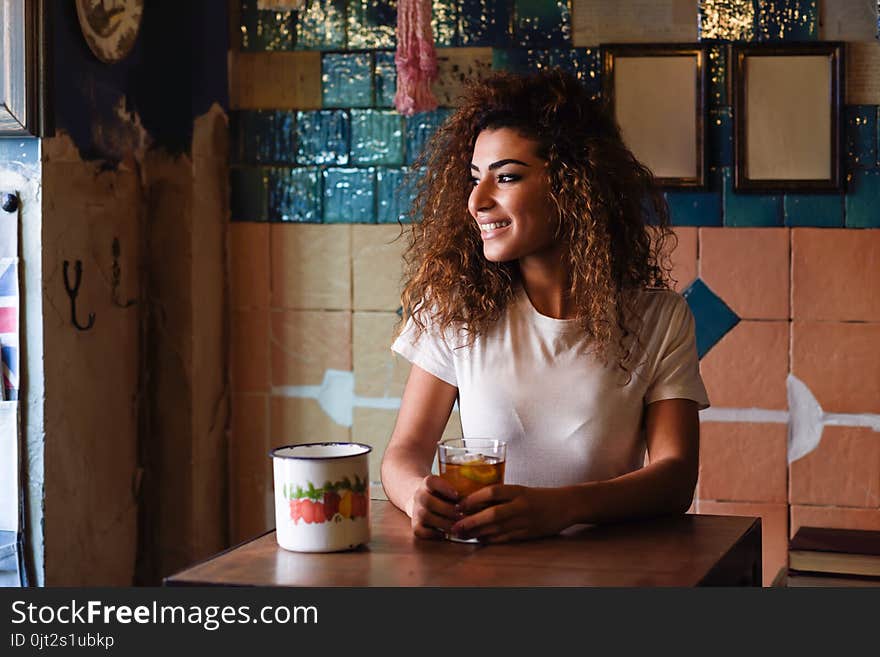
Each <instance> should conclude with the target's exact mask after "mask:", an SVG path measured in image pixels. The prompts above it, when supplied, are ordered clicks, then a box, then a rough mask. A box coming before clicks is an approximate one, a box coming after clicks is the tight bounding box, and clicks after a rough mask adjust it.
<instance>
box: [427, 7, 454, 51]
mask: <svg viewBox="0 0 880 657" xmlns="http://www.w3.org/2000/svg"><path fill="white" fill-rule="evenodd" d="M458 14H459V3H458V2H457V1H456V0H432V2H431V30H432V32H433V33H434V45H435V46H436V47H438V48H451V47H454V46H457V45H459V43H458Z"/></svg>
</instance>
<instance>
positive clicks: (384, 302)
mask: <svg viewBox="0 0 880 657" xmlns="http://www.w3.org/2000/svg"><path fill="white" fill-rule="evenodd" d="M404 248H406V236H405V235H404V236H401V233H400V226H398V225H396V224H395V225H354V226H352V233H351V254H352V257H351V266H352V279H353V285H354V297H353V298H354V302H353V306H354V309H355V310H385V311H390V312H395V311H397V309H398V308H399V307H400V290H401V285H400V283H401V275H402V273H403V250H404Z"/></svg>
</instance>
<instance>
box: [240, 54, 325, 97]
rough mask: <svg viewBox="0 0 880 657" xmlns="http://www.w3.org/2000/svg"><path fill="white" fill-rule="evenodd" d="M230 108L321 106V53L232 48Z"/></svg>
mask: <svg viewBox="0 0 880 657" xmlns="http://www.w3.org/2000/svg"><path fill="white" fill-rule="evenodd" d="M228 67H229V107H230V109H320V108H321V53H320V52H317V51H301V52H241V51H238V50H230V51H229V61H228Z"/></svg>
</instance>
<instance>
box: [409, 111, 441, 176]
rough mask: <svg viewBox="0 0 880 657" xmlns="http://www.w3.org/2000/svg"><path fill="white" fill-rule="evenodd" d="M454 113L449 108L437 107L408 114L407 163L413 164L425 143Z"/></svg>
mask: <svg viewBox="0 0 880 657" xmlns="http://www.w3.org/2000/svg"><path fill="white" fill-rule="evenodd" d="M450 114H452V111H451V110H448V109H442V108H441V109H436V110H433V111H431V112H420V113H418V114H413V115H412V116H407V117H406V119H405V124H406V163H407V164H413V163H414V162H415V161H416V158H417V157H418V156H419V154H420V153H421V152H422V149H423V148H424V147H425V144H427V143H428V140H429V139H430V138H431V137H432V136H433V135H434V133H435V132H436V131H437V129H438V128H439V127H440V126H441V125H442V124H443V122H444V121H445V120H446V119H447V118H448V117H449V116H450Z"/></svg>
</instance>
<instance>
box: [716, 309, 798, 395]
mask: <svg viewBox="0 0 880 657" xmlns="http://www.w3.org/2000/svg"><path fill="white" fill-rule="evenodd" d="M788 336H789V325H788V322H748V321H745V322H740V323H739V324H737V325H736V326H734V327H733V329H732V330H731V331H730V332H728V333H727V334H726V335H725V336H724V337H723V338H721V340H720V341H719V342H718V343H717V344H716V345H715V346H714V347H712V350H711V351H710V352H709V353H707V354H706V355H705V356H704V357H703V359H702V360H701V361H700V373H701V374H702V376H703V382H704V383H705V384H706V391H707V392H708V393H709V400H710V401H711V403H712V405H713V406H715V407H716V408H764V409H776V410H786V409H787V408H788V401H787V396H786V389H785V379H786V377H787V376H788Z"/></svg>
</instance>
